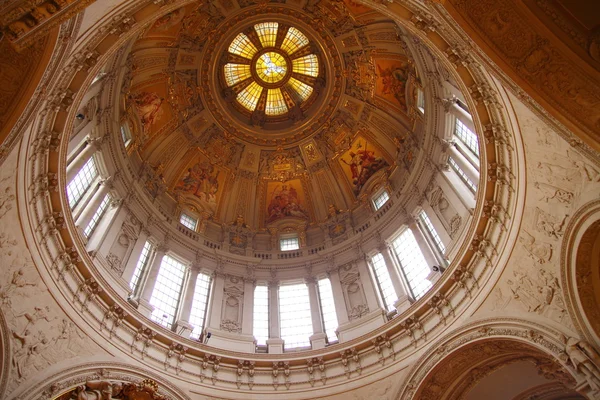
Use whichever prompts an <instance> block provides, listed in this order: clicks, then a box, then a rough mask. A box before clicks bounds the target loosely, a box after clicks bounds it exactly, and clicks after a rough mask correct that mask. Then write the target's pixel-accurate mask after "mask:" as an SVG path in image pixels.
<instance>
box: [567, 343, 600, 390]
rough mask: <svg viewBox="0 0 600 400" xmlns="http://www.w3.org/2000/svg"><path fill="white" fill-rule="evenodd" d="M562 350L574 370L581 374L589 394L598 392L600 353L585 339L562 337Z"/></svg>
mask: <svg viewBox="0 0 600 400" xmlns="http://www.w3.org/2000/svg"><path fill="white" fill-rule="evenodd" d="M562 340H563V343H564V345H565V349H564V352H565V354H566V356H567V358H568V360H569V361H570V363H571V364H572V365H573V367H574V368H575V370H577V372H579V373H580V374H583V376H584V377H585V380H586V381H587V383H588V385H589V386H590V388H591V390H592V393H591V394H600V354H598V351H597V350H596V349H595V348H593V347H592V346H591V345H590V344H589V343H588V342H586V341H585V340H580V339H577V338H574V337H570V338H566V337H564V336H563V337H562Z"/></svg>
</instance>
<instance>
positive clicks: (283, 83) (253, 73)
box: [223, 22, 320, 116]
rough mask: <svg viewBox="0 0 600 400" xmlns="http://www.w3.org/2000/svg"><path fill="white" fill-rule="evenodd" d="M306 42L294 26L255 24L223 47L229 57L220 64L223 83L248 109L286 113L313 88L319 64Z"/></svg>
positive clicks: (308, 43) (298, 103)
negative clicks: (223, 78) (221, 65)
mask: <svg viewBox="0 0 600 400" xmlns="http://www.w3.org/2000/svg"><path fill="white" fill-rule="evenodd" d="M283 29H285V33H284V31H283ZM309 45H310V41H309V39H308V38H307V37H306V35H304V34H303V33H302V32H301V31H300V30H298V29H297V28H295V27H287V26H286V27H283V26H281V25H280V24H279V23H277V22H263V23H260V24H256V25H254V26H253V27H252V29H251V30H250V31H248V30H246V31H244V33H239V34H238V35H237V36H236V37H235V38H234V39H233V40H232V41H231V43H230V45H229V47H228V49H227V51H228V53H229V54H230V55H231V56H229V60H230V61H229V62H227V63H226V64H225V65H224V67H223V74H224V77H225V83H226V85H227V87H230V88H232V89H234V90H235V92H236V100H237V102H238V103H239V104H240V105H241V106H242V107H244V108H245V109H246V110H248V111H250V112H254V111H264V113H265V115H267V116H278V115H284V114H287V113H288V112H289V111H290V109H292V108H293V107H295V106H300V105H301V104H302V103H303V102H305V101H306V100H308V98H309V97H310V96H311V95H312V93H313V92H314V90H313V86H314V82H315V78H317V77H318V76H319V67H320V66H319V58H318V57H317V56H316V55H315V54H314V53H313V51H312V50H313V49H312V48H310V47H307V46H309ZM233 60H235V61H233Z"/></svg>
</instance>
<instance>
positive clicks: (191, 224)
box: [179, 213, 198, 231]
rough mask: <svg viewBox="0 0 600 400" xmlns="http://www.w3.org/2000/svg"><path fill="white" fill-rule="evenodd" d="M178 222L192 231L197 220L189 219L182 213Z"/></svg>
mask: <svg viewBox="0 0 600 400" xmlns="http://www.w3.org/2000/svg"><path fill="white" fill-rule="evenodd" d="M179 222H181V225H183V226H185V227H186V228H188V229H191V230H193V231H195V230H196V225H197V224H198V220H197V219H196V218H194V217H190V216H189V215H187V214H184V213H182V214H181V216H180V217H179Z"/></svg>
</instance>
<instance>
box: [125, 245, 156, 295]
mask: <svg viewBox="0 0 600 400" xmlns="http://www.w3.org/2000/svg"><path fill="white" fill-rule="evenodd" d="M152 253H154V246H153V245H152V243H151V242H149V241H146V243H144V247H143V248H142V253H141V254H140V258H139V259H138V262H137V264H136V266H135V269H134V270H133V275H132V276H131V281H130V282H129V287H130V288H131V293H132V295H133V296H137V294H138V291H139V287H140V282H141V280H142V279H141V278H142V276H143V275H144V274H145V273H146V271H147V270H148V266H149V265H150V262H151V260H152Z"/></svg>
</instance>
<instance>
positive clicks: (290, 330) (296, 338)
mask: <svg viewBox="0 0 600 400" xmlns="http://www.w3.org/2000/svg"><path fill="white" fill-rule="evenodd" d="M310 312H311V311H310V300H309V297H308V287H307V286H306V284H304V283H299V284H295V285H282V286H280V287H279V320H280V323H281V338H282V339H283V340H284V341H285V343H284V346H285V348H286V349H293V348H298V347H310V336H311V335H312V334H313V326H312V316H311V313H310Z"/></svg>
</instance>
